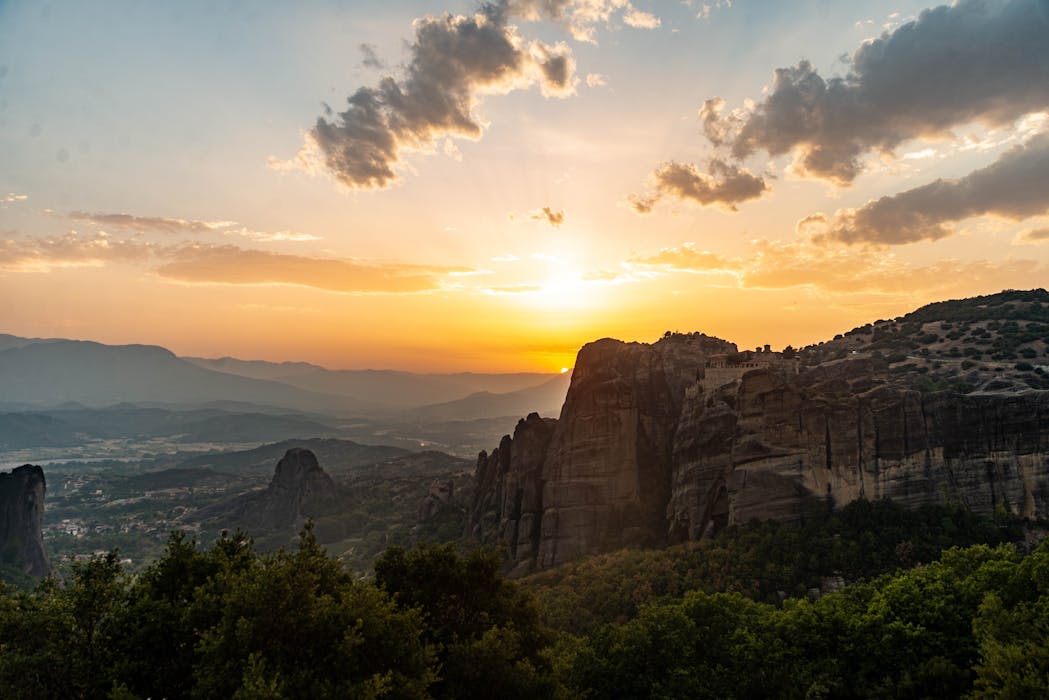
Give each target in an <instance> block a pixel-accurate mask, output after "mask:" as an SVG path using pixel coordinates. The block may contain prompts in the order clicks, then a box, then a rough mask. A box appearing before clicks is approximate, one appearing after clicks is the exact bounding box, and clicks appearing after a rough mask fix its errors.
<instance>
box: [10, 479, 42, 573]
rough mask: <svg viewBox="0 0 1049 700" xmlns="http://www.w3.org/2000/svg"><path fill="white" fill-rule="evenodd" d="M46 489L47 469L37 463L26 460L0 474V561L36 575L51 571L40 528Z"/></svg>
mask: <svg viewBox="0 0 1049 700" xmlns="http://www.w3.org/2000/svg"><path fill="white" fill-rule="evenodd" d="M46 492H47V482H46V481H45V479H44V470H43V469H41V468H40V467H38V466H34V465H30V464H26V465H24V466H21V467H17V468H15V469H14V470H12V471H11V472H10V473H2V474H0V564H3V565H6V566H11V567H14V568H16V569H18V570H20V571H22V572H24V573H26V574H29V575H30V576H35V577H44V576H47V575H48V574H49V573H50V572H51V565H50V563H49V562H48V559H47V553H46V552H45V550H44V538H43V534H42V530H41V528H42V526H43V520H44V494H45V493H46Z"/></svg>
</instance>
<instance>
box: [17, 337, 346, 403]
mask: <svg viewBox="0 0 1049 700" xmlns="http://www.w3.org/2000/svg"><path fill="white" fill-rule="evenodd" d="M0 396H3V397H4V399H5V401H9V402H16V403H26V404H32V405H36V406H40V407H48V406H57V405H60V404H63V403H66V402H70V401H75V402H78V403H81V404H84V405H85V406H92V407H104V406H109V405H112V404H117V403H121V402H132V403H133V402H145V401H158V400H162V401H165V402H169V403H185V404H193V403H205V402H209V401H226V400H237V401H246V402H251V403H263V404H273V405H280V406H286V407H288V408H294V409H300V410H323V411H329V412H330V411H334V412H346V411H350V410H354V409H357V408H359V406H355V405H354V404H352V403H351V402H350V401H349V400H348V399H346V398H344V397H337V396H332V395H329V394H323V393H318V392H310V391H306V390H304V389H300V388H298V387H293V386H290V385H287V384H282V383H279V382H273V381H267V380H260V379H249V378H246V377H239V376H236V375H232V374H226V373H223V372H216V371H213V370H208V369H204V368H201V367H198V366H196V365H194V364H192V363H190V362H186V361H185V360H181V359H179V358H178V357H176V356H175V355H174V354H173V353H172V352H171V351H169V350H166V349H165V348H161V347H158V346H153V345H103V344H102V343H94V342H90V341H80V340H56V341H52V342H47V343H32V344H28V345H24V346H21V347H13V348H9V349H7V350H4V351H2V352H0Z"/></svg>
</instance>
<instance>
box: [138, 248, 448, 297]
mask: <svg viewBox="0 0 1049 700" xmlns="http://www.w3.org/2000/svg"><path fill="white" fill-rule="evenodd" d="M156 272H157V274H159V275H160V276H161V277H164V278H166V279H170V280H177V281H180V282H191V283H204V284H243V285H271V284H282V285H284V284H286V285H298V286H304V287H313V288H316V289H322V290H326V291H333V292H346V293H394V294H403V293H413V292H425V291H432V290H436V289H440V288H441V280H442V277H444V276H446V275H449V274H451V273H454V272H460V273H462V272H469V268H462V267H438V266H424V265H402V264H376V263H368V262H364V261H360V260H354V259H336V258H311V257H304V256H300V255H288V254H284V253H274V252H270V251H264V250H250V249H245V248H239V247H237V246H234V245H205V244H191V245H187V246H182V247H179V248H175V249H171V250H168V251H165V261H164V262H163V264H161V265H160V266H159V267H158V268H157V269H156Z"/></svg>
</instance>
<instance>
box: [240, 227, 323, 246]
mask: <svg viewBox="0 0 1049 700" xmlns="http://www.w3.org/2000/svg"><path fill="white" fill-rule="evenodd" d="M225 233H226V235H235V236H242V237H244V238H248V239H251V240H253V241H259V242H261V243H306V242H309V241H322V240H324V237H323V236H314V235H313V234H311V233H299V232H298V231H252V230H251V229H248V228H239V229H234V230H231V231H226V232H225Z"/></svg>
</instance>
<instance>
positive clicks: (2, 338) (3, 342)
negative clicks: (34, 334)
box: [0, 333, 58, 351]
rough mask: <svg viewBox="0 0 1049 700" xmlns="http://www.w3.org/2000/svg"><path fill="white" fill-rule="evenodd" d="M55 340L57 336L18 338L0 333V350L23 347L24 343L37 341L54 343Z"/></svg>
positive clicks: (31, 343) (33, 343)
mask: <svg viewBox="0 0 1049 700" xmlns="http://www.w3.org/2000/svg"><path fill="white" fill-rule="evenodd" d="M57 340H58V339H57V338H20V337H18V336H17V335H8V334H7V333H0V351H3V350H10V349H11V348H24V347H25V346H26V345H36V344H37V343H54V342H56V341H57Z"/></svg>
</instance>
